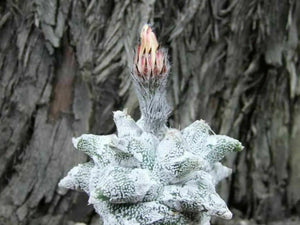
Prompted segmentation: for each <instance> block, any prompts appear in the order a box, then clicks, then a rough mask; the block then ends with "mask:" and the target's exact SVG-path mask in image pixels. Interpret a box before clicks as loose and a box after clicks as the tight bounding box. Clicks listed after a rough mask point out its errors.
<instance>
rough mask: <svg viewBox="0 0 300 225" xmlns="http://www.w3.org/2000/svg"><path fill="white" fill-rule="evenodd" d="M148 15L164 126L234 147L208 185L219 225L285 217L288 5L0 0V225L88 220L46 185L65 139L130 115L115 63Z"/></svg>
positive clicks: (294, 24)
mask: <svg viewBox="0 0 300 225" xmlns="http://www.w3.org/2000/svg"><path fill="white" fill-rule="evenodd" d="M147 22H148V23H151V24H153V28H154V29H155V31H156V33H157V36H158V37H159V39H160V40H161V42H162V43H164V47H167V48H168V49H169V55H170V61H171V65H172V69H171V74H170V76H169V85H168V88H169V89H168V95H169V99H170V102H172V103H173V109H174V110H173V114H172V115H171V118H170V120H169V124H170V126H172V127H176V128H179V127H184V126H186V125H188V124H189V123H191V122H192V121H194V120H197V119H200V118H202V119H204V120H206V121H207V122H208V123H209V124H210V125H211V126H212V127H213V129H214V130H215V131H216V133H221V134H227V135H229V136H232V137H235V138H237V139H239V140H241V141H242V143H243V144H244V145H245V147H246V148H245V151H243V152H242V153H239V154H237V155H233V156H230V157H228V158H227V160H226V162H225V164H227V165H228V166H229V167H233V169H234V171H233V176H232V177H231V178H230V179H228V180H227V181H225V182H223V183H222V185H221V186H220V187H219V189H220V192H221V193H222V196H223V197H224V198H225V199H226V200H227V201H228V203H229V206H230V208H231V209H232V210H233V212H234V213H235V222H228V223H227V224H238V222H237V221H239V220H240V219H245V221H244V222H245V223H247V224H281V223H282V224H293V222H292V221H291V219H290V218H291V217H294V218H295V217H296V215H299V214H300V177H299V173H300V164H299V161H300V151H299V149H298V148H299V146H300V101H299V100H300V99H299V96H300V76H299V74H300V59H299V57H300V54H299V52H300V49H299V46H300V45H299V34H298V32H299V30H300V2H299V1H297V0H269V1H261V0H189V1H185V0H169V1H167V0H161V1H155V0H147V1H136V0H124V1H116V0H115V1H113V0H73V1H72V0H32V1H30V0H20V1H19V0H3V1H1V2H0V143H1V145H0V224H1V225H2V224H3V225H18V224H22V225H23V224H24V225H25V224H30V225H31V224H33V225H46V224H49V225H56V224H64V225H71V224H73V223H75V222H84V223H86V224H97V220H98V219H97V218H98V217H96V216H95V214H94V212H93V209H92V208H91V207H90V206H87V196H86V195H85V194H83V193H78V192H73V191H68V192H67V193H64V192H63V191H62V190H60V189H59V188H58V187H57V183H58V181H59V180H60V179H61V178H62V177H63V176H64V175H66V173H67V171H68V170H70V168H72V167H73V166H74V165H76V164H78V163H79V162H84V161H86V160H87V158H86V157H85V156H84V155H82V154H80V153H79V152H75V151H74V150H73V147H72V144H71V137H72V136H79V135H80V134H82V133H94V134H106V133H111V132H114V126H113V121H112V111H113V110H117V109H122V108H123V107H126V108H128V112H129V113H130V114H131V115H133V117H134V118H135V119H137V118H138V117H139V110H138V104H137V98H136V96H135V93H134V90H133V87H132V85H131V80H130V75H129V72H130V71H129V69H128V65H130V62H131V61H132V58H133V49H134V48H135V46H136V44H137V40H138V32H139V30H140V28H141V27H142V25H143V24H144V23H147ZM246 219H247V221H248V222H247V221H246ZM248 219H249V220H248ZM287 219H289V221H290V222H287V221H286V220H287ZM250 220H251V221H250ZM274 221H282V222H281V223H280V222H278V223H274ZM215 223H218V221H215ZM221 224H225V222H221ZM295 224H298V223H297V222H295Z"/></svg>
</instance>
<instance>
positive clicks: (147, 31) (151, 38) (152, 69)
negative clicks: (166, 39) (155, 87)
mask: <svg viewBox="0 0 300 225" xmlns="http://www.w3.org/2000/svg"><path fill="white" fill-rule="evenodd" d="M134 64H135V68H134V72H135V74H136V75H138V76H139V77H143V78H146V79H149V78H151V77H157V76H162V75H164V74H166V73H167V68H168V67H167V54H166V52H165V51H164V50H162V49H160V48H159V44H158V42H157V39H156V36H155V34H154V33H153V31H152V29H151V27H150V26H149V25H147V24H146V25H144V27H143V28H142V31H141V42H140V45H138V46H137V49H136V55H135V59H134Z"/></svg>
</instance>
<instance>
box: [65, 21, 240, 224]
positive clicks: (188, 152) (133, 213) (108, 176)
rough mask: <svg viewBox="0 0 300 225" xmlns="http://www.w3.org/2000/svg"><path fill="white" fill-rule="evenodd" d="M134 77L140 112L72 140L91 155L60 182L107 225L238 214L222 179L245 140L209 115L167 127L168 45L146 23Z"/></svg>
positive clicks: (199, 220) (120, 114)
mask: <svg viewBox="0 0 300 225" xmlns="http://www.w3.org/2000/svg"><path fill="white" fill-rule="evenodd" d="M135 54H136V55H135V58H134V63H133V68H132V73H131V76H132V78H133V84H134V85H135V88H136V93H137V96H138V100H139V104H140V111H141V118H140V119H139V120H138V121H137V122H135V121H134V120H133V119H132V118H131V117H130V116H129V115H128V114H127V112H126V110H124V111H116V112H114V122H115V124H116V128H117V133H116V134H111V135H93V134H83V135H82V136H80V137H78V138H73V144H74V146H75V148H76V149H77V150H79V151H82V152H84V153H86V154H87V155H88V156H89V157H90V158H91V161H90V162H87V163H83V164H79V165H78V166H76V167H74V168H73V169H71V171H70V172H69V173H68V175H67V176H66V177H65V178H63V179H62V180H61V181H60V183H59V186H61V187H65V188H70V189H81V190H83V191H85V192H86V193H87V194H88V195H89V203H90V204H93V206H94V208H95V210H96V212H97V213H98V214H99V215H100V216H101V218H102V220H103V223H104V225H146V224H147V225H148V224H156V225H157V224H179V225H180V224H184V225H186V224H200V225H208V224H210V218H211V216H218V217H221V218H224V219H230V218H231V217H232V214H231V212H230V211H229V209H228V208H227V206H226V203H225V202H224V201H223V200H222V199H221V198H220V196H219V195H218V194H217V192H216V189H215V186H216V184H217V183H218V182H219V181H220V180H222V179H224V178H225V177H227V176H229V175H230V174H231V169H229V168H227V167H225V166H223V165H222V164H221V163H220V162H219V161H220V160H221V159H222V158H223V157H224V156H225V154H227V153H229V152H237V151H241V150H242V149H243V147H242V145H241V143H240V142H239V141H237V140H235V139H233V138H230V137H227V136H224V135H215V134H214V132H213V131H212V130H211V128H210V127H209V125H208V124H207V123H205V122H204V121H203V120H197V121H195V122H193V123H192V124H191V125H189V126H188V127H186V128H184V129H183V130H181V131H180V130H177V129H173V128H168V127H167V126H166V125H165V124H166V121H167V119H168V115H169V114H170V111H171V110H170V107H169V106H168V104H167V99H166V81H167V76H168V72H169V64H168V60H167V52H166V50H164V49H162V48H160V47H159V45H158V42H157V39H156V36H155V35H154V33H153V32H152V30H151V28H150V27H149V26H148V25H145V26H144V27H143V28H142V32H141V42H140V44H139V45H138V47H137V49H136V53H135Z"/></svg>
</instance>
